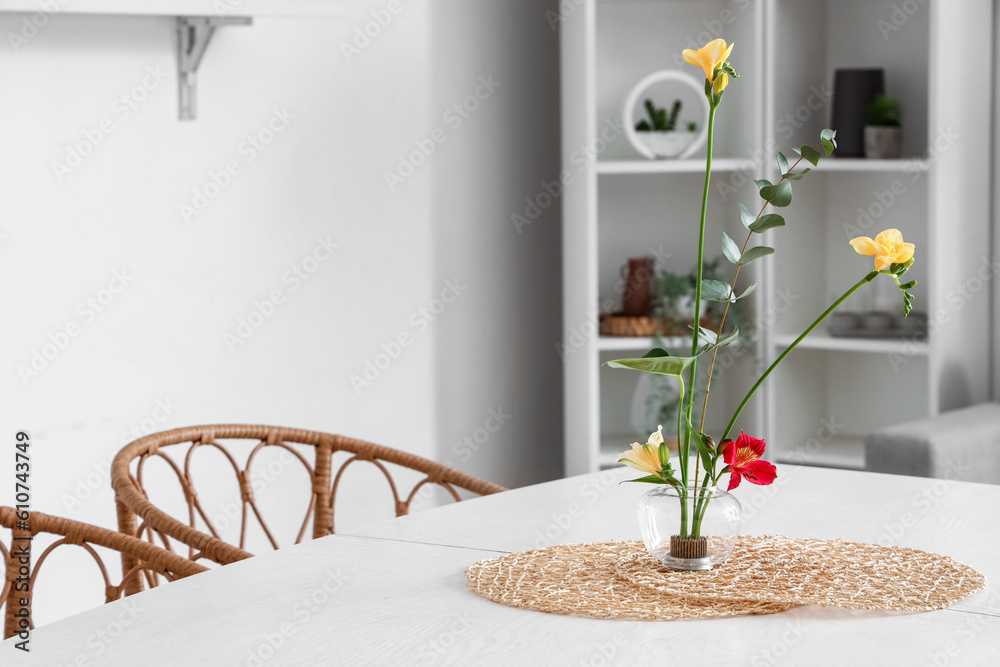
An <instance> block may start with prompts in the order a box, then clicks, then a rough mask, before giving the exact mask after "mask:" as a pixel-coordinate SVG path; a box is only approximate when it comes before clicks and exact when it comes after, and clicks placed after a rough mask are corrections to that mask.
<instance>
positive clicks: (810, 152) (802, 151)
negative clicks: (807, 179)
mask: <svg viewBox="0 0 1000 667" xmlns="http://www.w3.org/2000/svg"><path fill="white" fill-rule="evenodd" d="M799 155H801V156H802V157H804V158H805V159H807V160H809V161H810V162H812V165H813V166H814V167H816V166H818V165H819V158H820V155H819V153H818V152H816V149H815V148H813V147H812V146H799Z"/></svg>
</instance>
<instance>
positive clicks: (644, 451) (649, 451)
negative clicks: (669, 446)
mask: <svg viewBox="0 0 1000 667" xmlns="http://www.w3.org/2000/svg"><path fill="white" fill-rule="evenodd" d="M661 444H663V427H662V426H659V427H657V429H656V431H655V432H653V433H652V434H651V435H650V436H649V440H647V441H646V444H644V445H640V444H639V443H638V442H633V443H632V449H631V450H629V451H626V452H623V453H622V455H621V456H620V457H618V462H619V463H624V464H625V465H627V466H628V467H630V468H635V469H636V470H638V471H639V472H644V473H647V474H650V475H656V474H658V473H659V472H660V470H661V469H662V468H663V465H662V464H661V463H660V445H661Z"/></svg>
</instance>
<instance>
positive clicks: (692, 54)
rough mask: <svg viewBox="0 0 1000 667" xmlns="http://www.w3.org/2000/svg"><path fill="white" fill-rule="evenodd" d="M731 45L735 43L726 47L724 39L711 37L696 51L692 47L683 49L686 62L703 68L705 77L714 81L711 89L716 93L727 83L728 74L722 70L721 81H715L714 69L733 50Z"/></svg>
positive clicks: (726, 58)
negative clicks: (709, 40)
mask: <svg viewBox="0 0 1000 667" xmlns="http://www.w3.org/2000/svg"><path fill="white" fill-rule="evenodd" d="M733 46H735V44H730V45H729V46H728V47H727V46H726V40H724V39H713V40H712V41H711V42H709V43H708V44H706V45H705V46H703V47H701V48H700V49H698V50H697V51H695V50H694V49H684V52H683V56H684V60H686V61H687V62H689V63H691V64H692V65H694V66H696V67H700V68H702V69H703V70H705V78H706V79H708V80H709V81H710V82H711V83H715V86H714V87H713V91H714V92H715V93H716V94H718V93H719V92H720V91H722V90H723V89H724V88H725V87H726V86H727V85H729V75H728V74H726V73H725V72H722V81H721V82H719V83H716V81H715V71H716V70H717V69H719V67H721V66H722V63H724V62H725V61H726V60H728V59H729V54H730V53H732V52H733Z"/></svg>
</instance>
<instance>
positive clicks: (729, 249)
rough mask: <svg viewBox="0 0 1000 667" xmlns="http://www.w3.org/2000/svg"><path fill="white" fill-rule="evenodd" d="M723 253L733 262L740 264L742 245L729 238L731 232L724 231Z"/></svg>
mask: <svg viewBox="0 0 1000 667" xmlns="http://www.w3.org/2000/svg"><path fill="white" fill-rule="evenodd" d="M722 254H723V255H725V256H726V259H728V260H729V261H730V262H732V263H733V264H739V262H740V254H741V252H740V247H739V246H738V245H736V241H734V240H732V239H731V238H729V234H727V233H725V232H722Z"/></svg>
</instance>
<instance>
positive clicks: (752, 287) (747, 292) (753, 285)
mask: <svg viewBox="0 0 1000 667" xmlns="http://www.w3.org/2000/svg"><path fill="white" fill-rule="evenodd" d="M755 289H757V283H750V287H748V288H746V289H745V290H743V294H740V295H739V296H738V297H736V300H737V301H739V300H740V299H742V298H743V297H745V296H750V295H751V294H753V292H754V290H755Z"/></svg>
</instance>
